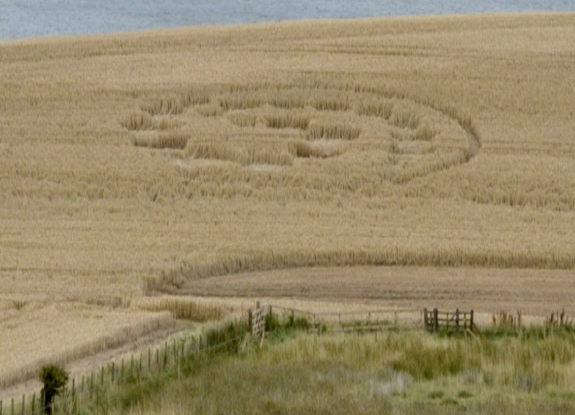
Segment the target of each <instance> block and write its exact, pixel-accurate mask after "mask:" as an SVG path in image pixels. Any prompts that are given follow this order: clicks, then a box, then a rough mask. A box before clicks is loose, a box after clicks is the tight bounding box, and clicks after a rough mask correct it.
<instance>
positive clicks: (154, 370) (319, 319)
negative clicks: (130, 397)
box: [0, 303, 423, 415]
mask: <svg viewBox="0 0 575 415" xmlns="http://www.w3.org/2000/svg"><path fill="white" fill-rule="evenodd" d="M255 311H256V312H255V313H254V316H255V317H253V321H252V313H253V312H252V311H251V310H250V312H249V313H248V321H247V322H246V321H245V319H243V320H236V321H235V323H234V324H235V325H236V326H239V325H240V324H244V325H245V326H246V330H245V331H244V332H240V333H238V335H235V336H231V337H230V335H229V333H227V334H226V335H225V336H224V337H223V338H220V337H221V336H220V335H217V334H214V333H218V332H217V330H213V331H211V332H207V333H204V334H203V335H199V336H197V335H195V336H194V335H190V336H187V337H182V338H179V339H173V340H171V341H165V342H164V344H162V345H160V346H155V347H149V348H148V350H147V351H142V352H139V353H135V354H132V355H131V356H130V357H129V358H123V359H121V360H120V361H112V362H110V363H107V364H105V365H102V366H101V367H100V368H99V369H97V370H93V371H91V372H90V373H88V374H86V375H82V376H76V377H72V378H71V379H70V380H69V382H68V386H67V388H66V389H65V390H63V391H62V392H61V394H60V395H59V396H57V397H56V399H55V400H54V402H53V408H54V410H55V411H56V412H58V413H66V414H76V413H78V407H79V406H80V405H81V404H84V403H88V402H93V403H95V404H99V403H100V402H101V400H102V399H103V397H104V395H105V393H106V391H107V390H109V389H110V387H113V386H120V385H124V384H127V383H137V382H142V381H144V380H146V379H150V378H153V377H154V376H159V375H161V374H162V373H163V372H164V371H166V370H175V371H177V373H180V371H181V366H182V364H183V363H184V362H185V361H189V359H192V360H194V361H199V360H200V359H205V358H209V357H210V356H213V355H215V354H216V353H220V352H222V351H227V352H237V351H238V348H239V347H240V344H242V343H244V342H245V339H246V336H248V335H252V337H257V336H262V339H263V337H265V335H266V333H265V332H266V330H265V328H264V329H263V330H262V327H265V324H266V323H265V322H266V317H267V316H268V315H272V313H273V315H274V316H276V318H277V319H278V320H279V321H284V322H285V321H286V320H290V319H291V320H290V321H291V322H295V323H297V321H298V319H299V320H300V321H305V322H306V323H305V325H302V326H300V327H305V328H306V330H307V331H308V332H311V333H318V334H320V333H322V332H325V331H328V330H329V331H343V332H360V331H367V330H370V331H373V330H392V329H397V328H400V327H401V328H402V329H405V328H410V327H411V328H415V329H421V328H423V324H422V321H423V318H422V311H421V310H418V309H395V310H389V309H386V310H382V309H379V310H377V309H373V310H362V311H345V312H310V311H305V310H300V309H296V308H289V307H283V306H279V305H273V304H267V305H264V306H260V304H259V303H258V304H257V306H256V309H255ZM255 324H258V325H259V328H258V329H257V330H255V331H252V329H253V328H254V327H255ZM262 324H264V326H262ZM253 333H256V334H257V336H254V335H253ZM262 341H263V340H262ZM47 409H48V408H46V406H45V403H44V398H43V396H42V392H41V391H37V392H34V393H32V395H31V396H30V395H26V394H24V395H23V396H22V399H21V400H18V399H15V398H11V400H10V401H9V402H4V401H1V400H0V415H40V414H44V413H46V410H47ZM49 410H50V409H48V411H49Z"/></svg>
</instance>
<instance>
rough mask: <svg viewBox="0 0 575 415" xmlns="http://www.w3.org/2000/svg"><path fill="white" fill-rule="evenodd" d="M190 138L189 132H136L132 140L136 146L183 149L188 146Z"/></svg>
mask: <svg viewBox="0 0 575 415" xmlns="http://www.w3.org/2000/svg"><path fill="white" fill-rule="evenodd" d="M189 139H190V135H189V134H187V133H177V132H174V133H160V134H146V135H142V134H140V135H138V134H135V135H134V138H133V141H132V142H133V144H134V145H135V146H136V147H147V148H155V149H163V148H171V149H175V150H183V149H184V148H186V145H187V144H188V140H189Z"/></svg>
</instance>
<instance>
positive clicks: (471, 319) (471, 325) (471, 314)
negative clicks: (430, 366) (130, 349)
mask: <svg viewBox="0 0 575 415" xmlns="http://www.w3.org/2000/svg"><path fill="white" fill-rule="evenodd" d="M469 314H470V317H469V318H470V322H469V326H470V327H469V329H470V330H471V331H473V309H472V310H471V313H469ZM0 415H2V414H0Z"/></svg>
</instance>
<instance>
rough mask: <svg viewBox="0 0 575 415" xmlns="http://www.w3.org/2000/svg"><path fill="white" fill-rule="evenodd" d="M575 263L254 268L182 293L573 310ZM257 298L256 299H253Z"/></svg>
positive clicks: (307, 302) (545, 312) (346, 303)
mask: <svg viewBox="0 0 575 415" xmlns="http://www.w3.org/2000/svg"><path fill="white" fill-rule="evenodd" d="M574 292H575V273H574V272H573V271H557V270H555V271H550V270H517V269H475V268H433V267H424V268H416V267H350V268H304V269H289V270H276V271H268V272H250V273H242V274H237V275H234V276H220V277H210V278H206V279H202V280H195V281H188V282H187V283H186V284H185V285H184V286H183V287H181V289H180V291H179V294H181V295H190V296H208V297H230V300H233V299H234V298H238V297H240V298H242V297H243V298H250V299H254V300H255V299H257V298H263V299H266V300H267V301H269V302H277V301H278V300H279V301H283V302H282V303H281V304H290V305H292V306H294V307H301V308H303V309H305V310H309V311H315V312H321V311H336V310H335V309H334V306H333V304H334V303H335V304H339V309H340V310H341V311H345V310H346V309H347V310H361V309H362V308H367V309H369V308H372V309H378V308H381V309H385V308H389V309H394V308H415V309H423V308H434V307H437V308H439V309H448V310H455V308H456V307H459V308H460V309H466V310H469V309H474V310H475V311H477V312H479V313H497V312H499V311H506V312H513V313H515V312H517V311H521V312H522V313H523V314H525V315H531V316H540V317H549V315H550V314H551V313H552V312H556V311H561V310H563V309H564V310H565V313H566V314H567V315H568V316H571V317H575V304H574V303H573V293H574ZM252 302H253V301H252Z"/></svg>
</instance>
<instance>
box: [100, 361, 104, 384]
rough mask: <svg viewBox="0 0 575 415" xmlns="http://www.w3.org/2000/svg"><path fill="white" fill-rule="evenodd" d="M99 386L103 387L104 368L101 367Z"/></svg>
mask: <svg viewBox="0 0 575 415" xmlns="http://www.w3.org/2000/svg"><path fill="white" fill-rule="evenodd" d="M100 386H104V366H102V375H101V376H100Z"/></svg>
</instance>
